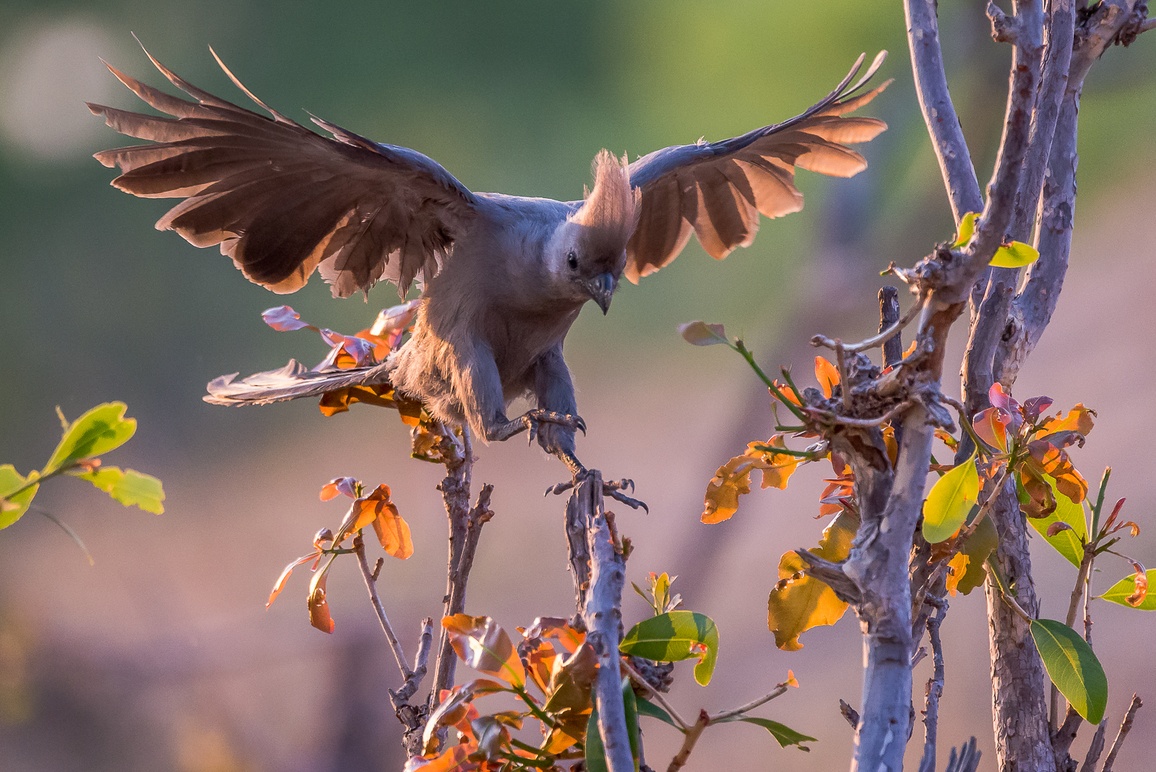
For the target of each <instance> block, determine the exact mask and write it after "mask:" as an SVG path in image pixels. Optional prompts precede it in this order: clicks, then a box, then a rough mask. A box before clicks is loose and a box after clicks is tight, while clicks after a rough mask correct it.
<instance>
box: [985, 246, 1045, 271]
mask: <svg viewBox="0 0 1156 772" xmlns="http://www.w3.org/2000/svg"><path fill="white" fill-rule="evenodd" d="M1039 259H1040V253H1039V252H1038V251H1037V250H1036V248H1035V247H1033V246H1032V245H1031V244H1025V243H1023V242H1022V241H1013V242H1012V243H1010V244H1003V245H1002V246H1000V247H999V249H997V250H996V251H995V254H994V255H992V258H991V262H989V263H988V265H990V266H991V267H992V268H1023V267H1024V266H1025V265H1031V264H1032V263H1034V262H1035V261H1037V260H1039Z"/></svg>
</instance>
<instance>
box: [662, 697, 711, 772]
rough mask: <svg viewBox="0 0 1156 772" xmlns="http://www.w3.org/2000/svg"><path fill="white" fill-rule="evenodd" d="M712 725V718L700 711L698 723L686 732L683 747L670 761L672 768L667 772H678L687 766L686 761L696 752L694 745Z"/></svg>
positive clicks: (668, 768) (667, 769)
mask: <svg viewBox="0 0 1156 772" xmlns="http://www.w3.org/2000/svg"><path fill="white" fill-rule="evenodd" d="M709 725H710V716H709V715H708V714H707V712H706V711H705V710H700V711H699V713H698V721H695V722H694V726H692V727H691V728H690V729H688V730H687V731H686V735H685V736H684V737H683V738H682V747H681V748H679V749H678V753H677V754H675V757H674V758H673V759H671V760H670V766H668V767H667V768H666V772H678V770H680V769H682V768H683V767H684V766H686V760H687V759H689V758H690V752H691V751H693V750H694V744H695V743H697V742H698V738H699V737H700V736H701V735H702V733H703V730H704V729H706V728H707V726H709Z"/></svg>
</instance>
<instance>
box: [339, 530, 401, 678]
mask: <svg viewBox="0 0 1156 772" xmlns="http://www.w3.org/2000/svg"><path fill="white" fill-rule="evenodd" d="M353 553H354V554H355V555H357V565H359V566H360V567H361V578H362V579H364V580H365V589H366V590H368V591H369V601H370V603H372V604H373V610H374V611H375V612H377V621H378V622H380V623H381V631H382V632H383V633H385V640H386V642H387V643H389V650H390V651H391V652H393V659H394V661H395V662H397V669H398V670H400V671H401V677H402V680H403V681H405V680H408V679H409V678H410V677H411V676H412V675H413V671H412V670H410V669H409V665H408V664H406V661H405V652H404V651H402V649H401V642H400V641H398V640H397V635H395V634H394V632H393V625H391V624H390V623H389V617H388V616H386V613H385V606H383V605H382V604H381V597H380V596H379V595H378V594H377V581H376V577H375V576H374V573H373V570H372V569H370V567H369V561H368V560H367V559H366V557H365V539H363V538H362V536H361V531H358V532H357V535H356V536H354V537H353Z"/></svg>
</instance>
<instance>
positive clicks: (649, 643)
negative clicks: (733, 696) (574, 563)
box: [618, 611, 718, 686]
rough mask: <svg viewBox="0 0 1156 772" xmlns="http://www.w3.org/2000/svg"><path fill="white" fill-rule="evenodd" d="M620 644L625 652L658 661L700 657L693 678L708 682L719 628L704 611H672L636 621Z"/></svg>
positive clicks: (620, 648)
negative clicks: (701, 612) (702, 612)
mask: <svg viewBox="0 0 1156 772" xmlns="http://www.w3.org/2000/svg"><path fill="white" fill-rule="evenodd" d="M618 648H619V650H620V651H621V652H622V653H623V654H633V655H634V656H636V657H642V658H643V659H652V660H654V661H656V662H677V661H679V660H683V659H690V658H691V657H697V658H698V664H696V665H695V666H694V680H695V681H697V682H698V683H699V685H700V686H706V685H707V684H709V683H710V679H711V676H712V675H713V674H714V666H715V661H716V660H717V659H718V628H717V627H716V626H715V623H714V620H713V619H711V618H710V617H708V616H706V615H705V614H699V613H697V612H695V611H670V612H667V613H665V614H661V615H659V616H656V617H651V618H650V619H647V620H644V621H642V622H639V623H638V624H636V625H635V626H634V627H632V628H631V629H630V632H628V633H627V634H626V637H625V638H623V639H622V644H621V645H620V646H619V647H618Z"/></svg>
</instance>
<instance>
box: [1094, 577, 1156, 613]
mask: <svg viewBox="0 0 1156 772" xmlns="http://www.w3.org/2000/svg"><path fill="white" fill-rule="evenodd" d="M1145 576H1147V577H1148V586H1149V587H1151V586H1153V585H1156V568H1149V569H1148V571H1147V573H1146V574H1145ZM1135 591H1136V575H1135V574H1129V575H1128V576H1125V577H1124V578H1123V579H1121V580H1120V581H1118V582H1116V583H1115V584H1113V585H1112V586H1111V587H1109V588H1108V591H1107V592H1105V593H1104V594H1103V595H1101V596H1100V597H1101V598H1102V599H1104V600H1106V601H1110V602H1112V603H1119V604H1120V605H1121V606H1126V607H1127V608H1136V609H1140V610H1141V611H1156V592H1149V593H1148V594H1147V595H1145V596H1144V600H1142V601H1140V605H1139V606H1133V605H1132V604H1131V603H1129V602H1128V600H1127V598H1128V596H1129V595H1131V594H1132V593H1134V592H1135Z"/></svg>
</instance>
